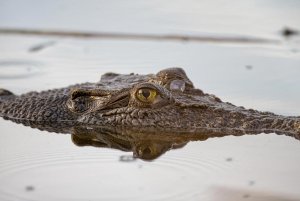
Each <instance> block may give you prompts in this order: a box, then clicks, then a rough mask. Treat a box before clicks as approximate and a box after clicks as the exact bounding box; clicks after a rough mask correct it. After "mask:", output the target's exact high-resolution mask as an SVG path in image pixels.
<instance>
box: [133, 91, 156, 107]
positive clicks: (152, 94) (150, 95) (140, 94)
mask: <svg viewBox="0 0 300 201" xmlns="http://www.w3.org/2000/svg"><path fill="white" fill-rule="evenodd" d="M156 96H157V91H156V90H155V89H150V88H141V89H139V90H138V91H137V92H136V97H137V99H138V100H140V101H142V102H145V103H152V102H154V100H155V98H156Z"/></svg>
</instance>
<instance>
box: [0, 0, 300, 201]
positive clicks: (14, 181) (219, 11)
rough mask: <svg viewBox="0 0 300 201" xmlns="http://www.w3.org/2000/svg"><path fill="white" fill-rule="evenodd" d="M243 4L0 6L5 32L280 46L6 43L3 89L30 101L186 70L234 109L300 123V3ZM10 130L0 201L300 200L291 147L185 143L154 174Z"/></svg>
mask: <svg viewBox="0 0 300 201" xmlns="http://www.w3.org/2000/svg"><path fill="white" fill-rule="evenodd" d="M243 2H244V3H242V2H235V3H236V4H234V5H233V3H232V2H228V1H215V2H212V3H211V1H207V2H205V3H201V4H200V3H198V1H188V2H186V1H185V2H182V1H173V2H170V1H166V2H164V3H161V2H158V1H151V2H144V1H132V2H129V3H123V1H116V2H113V3H107V2H105V3H104V2H101V4H100V3H97V2H94V1H90V2H89V3H86V4H85V5H81V4H80V3H79V2H77V3H74V2H72V3H70V2H68V1H65V0H64V1H60V2H59V3H52V2H50V1H49V2H48V3H36V2H35V3H34V4H32V2H31V3H25V1H24V2H17V1H4V0H3V1H0V11H1V12H0V27H21V28H48V29H51V28H57V29H70V30H85V31H103V32H121V33H122V32H126V33H159V34H161V33H177V34H178V33H180V34H181V33H184V34H186V33H188V34H194V35H213V36H223V35H226V36H228V35H229V36H235V35H238V36H247V37H248V36H249V37H263V38H267V39H276V40H279V41H280V42H279V43H275V44H273V43H272V44H259V43H258V44H243V43H239V44H235V43H222V44H218V43H204V42H176V41H167V42H164V41H151V40H148V41H143V40H134V39H132V40H121V39H118V40H112V39H111V40H108V39H105V40H104V39H103V40H98V39H88V40H86V39H72V38H60V37H49V36H21V35H18V36H14V35H0V44H1V45H0V87H1V88H5V89H9V90H11V91H13V92H14V93H17V94H21V93H25V92H28V91H32V90H37V91H40V90H44V89H50V88H57V87H65V86H67V85H70V84H74V83H81V82H86V81H90V82H95V81H98V80H99V79H100V75H101V74H103V73H105V72H108V71H115V72H118V73H131V72H135V73H139V74H147V73H156V72H158V71H159V70H161V69H163V68H165V67H172V66H180V67H183V68H184V69H185V71H186V72H187V74H188V76H189V78H190V79H191V80H192V81H193V82H194V85H195V86H196V87H197V88H201V89H202V90H204V91H205V92H208V93H212V94H216V95H217V96H219V97H220V98H222V100H223V101H229V102H232V103H234V104H236V105H242V106H245V107H246V108H255V109H258V110H263V111H271V112H275V113H278V114H283V115H296V116H299V114H300V95H299V91H300V84H299V77H300V45H299V38H297V37H295V38H290V39H288V40H286V39H284V38H282V37H281V36H280V34H279V31H280V30H281V29H282V28H283V27H284V26H291V27H295V28H298V29H299V27H300V21H299V19H300V16H299V12H298V10H299V7H300V6H299V2H298V1H293V0H289V1H277V0H273V1H271V0H265V1H248V2H246V1H243ZM33 5H34V6H33ZM32 9H33V10H32ZM31 11H33V12H31ZM54 13H55V14H54ZM37 16H39V17H37ZM78 16H80V18H79V17H78ZM128 30H129V31H128ZM0 130H1V136H0V139H1V140H0V161H1V162H0V200H8V201H13V200H29V201H33V200H223V201H224V200H225V201H226V200H270V201H271V200H272V201H273V200H300V191H299V186H300V175H299V170H300V154H299V153H300V142H299V141H297V140H296V139H294V138H291V137H287V136H279V135H275V134H260V135H243V136H239V137H236V136H227V137H221V138H210V139H207V140H205V141H191V142H187V144H186V145H185V144H180V143H179V144H178V147H177V148H176V149H171V150H168V151H165V152H164V154H163V155H162V156H160V157H158V158H157V159H155V160H153V161H150V162H149V161H145V160H141V159H135V158H133V157H132V152H130V150H124V151H120V150H118V149H109V148H102V147H95V146H83V147H82V146H76V144H77V145H79V144H80V142H81V141H78V139H77V138H76V139H74V136H73V139H72V136H71V135H69V134H56V133H49V132H47V131H40V130H38V129H32V128H30V127H25V126H23V125H20V124H15V123H13V122H10V121H5V120H3V119H0ZM76 142H77V143H76ZM180 145H182V147H181V146H180ZM184 145H185V146H184ZM125 151H126V152H125Z"/></svg>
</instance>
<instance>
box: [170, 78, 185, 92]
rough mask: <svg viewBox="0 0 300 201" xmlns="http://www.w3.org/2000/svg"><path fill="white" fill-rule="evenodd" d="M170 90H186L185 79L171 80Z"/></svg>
mask: <svg viewBox="0 0 300 201" xmlns="http://www.w3.org/2000/svg"><path fill="white" fill-rule="evenodd" d="M170 90H171V91H181V92H184V90H185V81H183V80H173V81H171V83H170Z"/></svg>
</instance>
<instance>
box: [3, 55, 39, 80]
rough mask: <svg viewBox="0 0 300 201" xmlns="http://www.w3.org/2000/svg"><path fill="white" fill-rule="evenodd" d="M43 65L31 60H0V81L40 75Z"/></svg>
mask: <svg viewBox="0 0 300 201" xmlns="http://www.w3.org/2000/svg"><path fill="white" fill-rule="evenodd" d="M42 66H43V64H42V63H40V62H37V61H31V60H18V59H13V60H0V79H22V78H29V77H33V76H36V75H39V74H41V73H42Z"/></svg>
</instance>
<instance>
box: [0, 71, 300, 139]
mask: <svg viewBox="0 0 300 201" xmlns="http://www.w3.org/2000/svg"><path fill="white" fill-rule="evenodd" d="M0 115H1V116H2V117H4V118H5V119H9V120H12V121H14V122H17V123H22V124H25V125H29V126H32V127H37V128H39V129H43V130H48V131H56V132H62V133H72V131H71V130H72V129H74V128H75V127H77V128H78V127H80V126H83V127H88V126H106V127H108V126H110V127H127V128H138V129H143V130H144V131H149V130H151V131H155V130H157V131H162V130H164V131H168V132H173V133H178V132H181V133H182V132H188V133H197V132H198V131H201V130H203V129H210V130H219V131H222V132H223V133H228V134H245V133H277V134H286V135H290V136H294V137H296V138H299V135H300V117H286V116H281V115H276V114H273V113H270V112H260V111H257V110H253V109H245V108H244V107H237V106H235V105H233V104H231V103H228V102H222V101H221V99H220V98H218V97H216V96H214V95H211V94H207V93H204V92H203V91H202V90H200V89H196V88H195V87H194V85H193V83H192V82H191V81H190V79H189V78H188V77H187V75H186V73H185V72H184V70H183V69H181V68H168V69H164V70H162V71H160V72H158V73H157V74H148V75H138V74H133V73H131V74H127V75H123V74H116V73H106V74H104V75H102V77H101V80H100V81H99V82H96V83H83V84H76V85H72V86H69V87H66V88H60V89H53V90H48V91H42V92H29V93H26V94H23V95H20V96H18V95H14V94H13V93H11V92H10V91H8V90H4V89H2V90H0Z"/></svg>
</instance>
